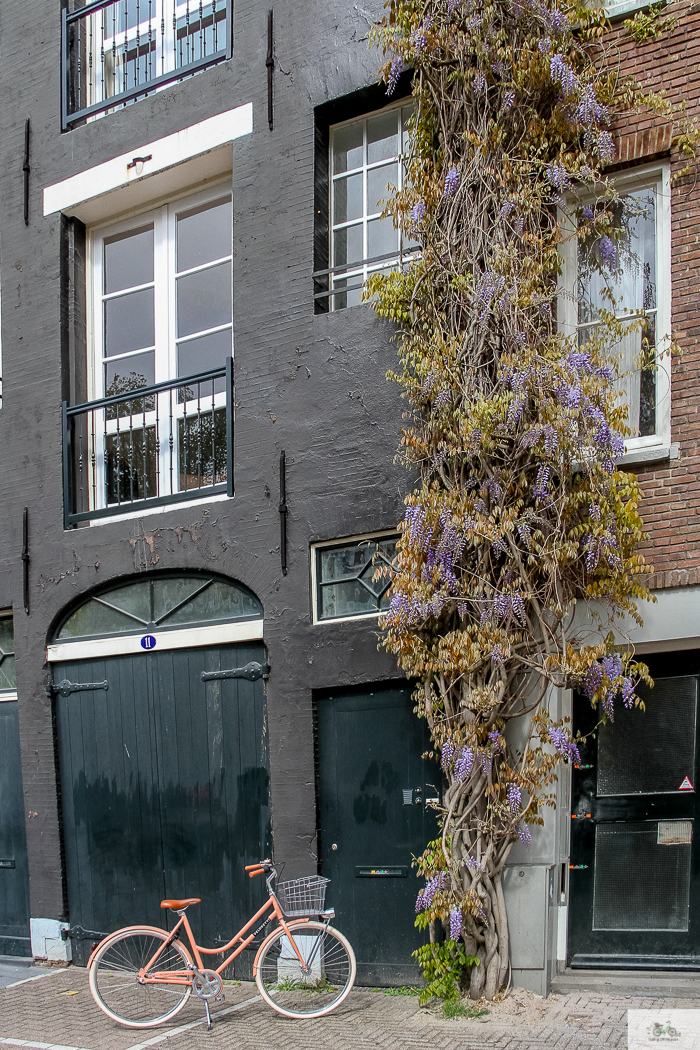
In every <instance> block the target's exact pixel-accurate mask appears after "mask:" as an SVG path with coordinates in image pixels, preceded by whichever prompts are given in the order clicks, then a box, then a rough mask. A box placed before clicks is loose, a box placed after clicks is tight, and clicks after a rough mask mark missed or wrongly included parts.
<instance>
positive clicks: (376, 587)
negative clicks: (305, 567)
mask: <svg viewBox="0 0 700 1050" xmlns="http://www.w3.org/2000/svg"><path fill="white" fill-rule="evenodd" d="M396 542H397V538H396V537H395V536H392V537H388V538H386V539H381V540H360V541H359V542H357V543H351V544H348V545H347V546H345V547H334V548H330V549H328V548H326V549H324V548H321V549H319V550H317V552H316V566H317V572H318V592H317V594H318V617H319V619H321V620H323V619H330V618H333V617H338V616H361V615H364V614H367V613H373V612H378V611H379V610H380V609H385V608H387V607H388V604H389V600H388V598H387V596H386V592H387V591H388V588H389V582H390V581H389V579H388V578H386V579H378V580H373V579H372V577H373V576H374V574H375V572H376V570H377V567H378V565H377V561H374V563H373V559H374V558H375V556H376V555H377V553H378V552H381V554H383V555H384V559H386V560H387V561H391V560H392V559H393V557H394V555H395V554H396Z"/></svg>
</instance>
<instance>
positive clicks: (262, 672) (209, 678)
mask: <svg viewBox="0 0 700 1050" xmlns="http://www.w3.org/2000/svg"><path fill="white" fill-rule="evenodd" d="M269 677H270V665H269V664H259V663H258V662H257V661H256V660H252V661H251V662H250V663H249V664H245V666H244V667H231V668H229V670H227V671H202V681H203V682H218V681H220V679H222V678H247V679H248V681H249V682H256V681H257V680H258V678H269Z"/></svg>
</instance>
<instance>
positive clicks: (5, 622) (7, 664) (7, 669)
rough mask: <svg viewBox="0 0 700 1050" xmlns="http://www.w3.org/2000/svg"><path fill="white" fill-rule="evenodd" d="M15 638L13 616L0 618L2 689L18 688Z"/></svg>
mask: <svg viewBox="0 0 700 1050" xmlns="http://www.w3.org/2000/svg"><path fill="white" fill-rule="evenodd" d="M14 651H15V638H14V624H13V621H12V617H11V616H8V617H5V618H3V619H1V620H0V689H16V688H17V681H16V678H15V658H14V655H13V654H14Z"/></svg>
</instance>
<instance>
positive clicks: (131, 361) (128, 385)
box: [105, 350, 155, 412]
mask: <svg viewBox="0 0 700 1050" xmlns="http://www.w3.org/2000/svg"><path fill="white" fill-rule="evenodd" d="M153 383H155V372H154V364H153V351H152V350H149V351H148V353H146V354H134V355H133V357H123V358H121V359H120V360H119V361H107V362H106V363H105V397H111V396H112V395H113V394H123V393H128V392H129V391H130V390H138V389H139V387H142V386H151V385H152V384H153ZM146 400H148V399H146ZM150 407H152V406H148V405H146V410H147V411H148V410H149V408H150ZM133 411H134V412H139V411H141V404H140V402H139V404H138V405H136V404H135V405H134V406H133Z"/></svg>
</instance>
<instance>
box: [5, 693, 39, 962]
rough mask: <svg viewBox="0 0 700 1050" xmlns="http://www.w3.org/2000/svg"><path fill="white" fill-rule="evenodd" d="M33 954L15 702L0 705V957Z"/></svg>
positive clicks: (6, 701)
mask: <svg viewBox="0 0 700 1050" xmlns="http://www.w3.org/2000/svg"><path fill="white" fill-rule="evenodd" d="M31 954H32V949H31V942H30V939H29V872H28V866H27V842H26V838H25V829H24V797H23V795H22V762H21V758H20V749H19V724H18V720H17V702H16V700H15V701H11V700H5V701H2V702H0V955H27V956H30V955H31Z"/></svg>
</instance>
